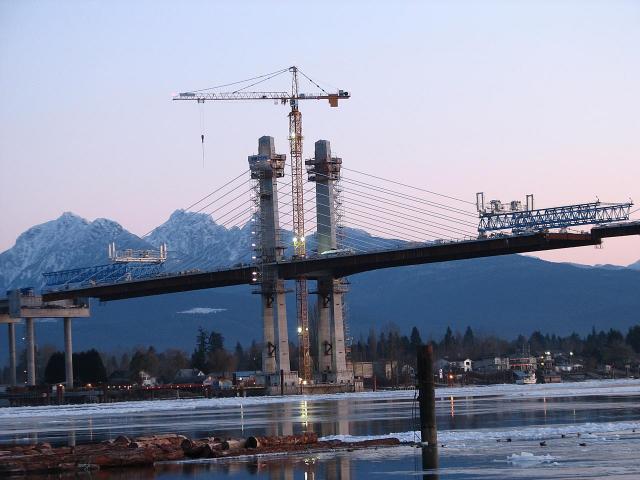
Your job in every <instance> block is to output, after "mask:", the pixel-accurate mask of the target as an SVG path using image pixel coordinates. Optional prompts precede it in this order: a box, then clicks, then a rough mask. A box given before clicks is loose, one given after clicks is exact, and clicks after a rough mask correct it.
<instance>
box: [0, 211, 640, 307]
mask: <svg viewBox="0 0 640 480" xmlns="http://www.w3.org/2000/svg"><path fill="white" fill-rule="evenodd" d="M627 235H640V222H627V223H624V224H617V225H609V226H600V227H595V228H593V229H592V230H591V232H590V233H531V234H524V235H512V236H504V237H494V238H486V239H478V240H469V241H463V242H456V243H445V244H436V245H420V246H414V247H408V248H402V249H394V250H384V251H376V252H370V253H358V254H349V255H337V256H333V257H322V258H309V259H304V260H288V261H284V262H280V263H277V264H275V266H276V268H277V269H278V272H279V274H280V276H281V277H282V278H284V279H287V280H289V279H293V278H296V277H297V276H300V275H305V276H306V277H307V278H310V279H315V278H318V277H320V276H323V275H333V276H334V277H336V278H337V277H345V276H348V275H354V274H356V273H362V272H366V271H370V270H377V269H382V268H391V267H400V266H407V265H419V264H425V263H436V262H449V261H452V260H463V259H470V258H480V257H490V256H496V255H509V254H514V253H526V252H537V251H544V250H555V249H561V248H572V247H581V246H588V245H598V244H600V243H601V242H602V239H603V238H607V237H617V236H627ZM252 271H253V268H252V267H251V266H242V267H238V268H230V269H225V270H217V271H210V272H199V273H189V274H182V275H167V276H161V277H156V278H150V279H146V280H136V281H130V282H120V283H113V284H106V285H97V286H91V287H85V288H77V289H69V290H61V291H55V292H47V293H44V294H43V295H42V299H43V301H45V302H49V301H54V300H63V299H71V298H77V297H92V298H98V299H100V300H101V301H110V300H120V299H126V298H135V297H145V296H151V295H162V294H166V293H175V292H186V291H191V290H202V289H208V288H219V287H227V286H232V285H249V284H251V278H252V276H251V272H252ZM5 305H6V300H5V301H3V300H0V313H2V311H3V310H4V308H5Z"/></svg>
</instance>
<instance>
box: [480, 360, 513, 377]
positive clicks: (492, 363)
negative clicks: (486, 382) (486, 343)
mask: <svg viewBox="0 0 640 480" xmlns="http://www.w3.org/2000/svg"><path fill="white" fill-rule="evenodd" d="M473 368H474V370H475V371H476V372H478V373H483V374H491V373H498V372H504V371H507V370H509V359H508V358H502V357H488V358H481V359H480V360H476V361H474V362H473Z"/></svg>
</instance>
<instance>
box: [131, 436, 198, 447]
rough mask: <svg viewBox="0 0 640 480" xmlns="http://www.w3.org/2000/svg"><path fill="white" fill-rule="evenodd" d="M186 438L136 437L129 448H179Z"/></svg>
mask: <svg viewBox="0 0 640 480" xmlns="http://www.w3.org/2000/svg"><path fill="white" fill-rule="evenodd" d="M186 439H187V437H185V436H184V435H152V436H150V437H138V438H136V439H135V441H133V442H131V443H130V444H129V448H147V447H159V446H162V445H170V446H173V447H180V446H181V444H182V442H183V441H184V440H186Z"/></svg>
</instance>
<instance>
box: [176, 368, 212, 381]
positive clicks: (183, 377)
mask: <svg viewBox="0 0 640 480" xmlns="http://www.w3.org/2000/svg"><path fill="white" fill-rule="evenodd" d="M204 378H205V375H204V373H202V372H201V371H200V370H198V369H197V368H181V369H180V370H178V372H177V373H176V376H175V378H174V379H173V383H178V384H179V383H202V382H203V381H204Z"/></svg>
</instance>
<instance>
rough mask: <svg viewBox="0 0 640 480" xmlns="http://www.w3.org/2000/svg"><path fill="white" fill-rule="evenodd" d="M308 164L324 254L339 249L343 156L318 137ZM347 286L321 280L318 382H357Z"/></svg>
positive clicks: (333, 279) (319, 286)
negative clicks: (347, 324) (351, 363)
mask: <svg viewBox="0 0 640 480" xmlns="http://www.w3.org/2000/svg"><path fill="white" fill-rule="evenodd" d="M305 163H306V165H307V172H308V174H309V181H312V182H315V183H316V215H317V235H318V253H319V254H322V253H324V252H327V251H330V250H335V249H336V248H337V236H336V230H337V225H336V223H337V222H336V191H335V182H336V181H337V180H338V179H339V178H340V167H341V165H342V159H341V158H337V157H332V156H331V145H330V143H329V141H328V140H318V141H317V142H316V143H315V156H314V158H313V159H311V160H307V161H306V162H305ZM344 288H345V287H344V285H343V284H342V282H341V280H340V279H339V278H333V277H331V276H326V277H323V278H319V279H318V304H317V308H318V373H317V377H316V380H317V381H318V382H322V383H325V382H332V383H338V384H340V383H342V384H346V383H353V372H352V371H351V370H350V369H348V368H347V360H346V346H345V338H344V320H343V308H342V307H343V296H344V295H343V294H344V292H345V290H344Z"/></svg>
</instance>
